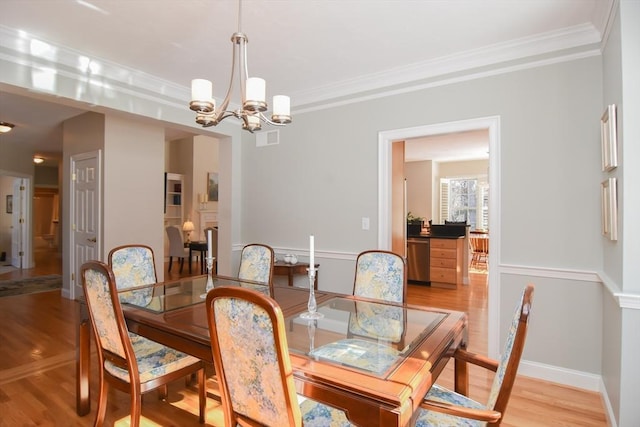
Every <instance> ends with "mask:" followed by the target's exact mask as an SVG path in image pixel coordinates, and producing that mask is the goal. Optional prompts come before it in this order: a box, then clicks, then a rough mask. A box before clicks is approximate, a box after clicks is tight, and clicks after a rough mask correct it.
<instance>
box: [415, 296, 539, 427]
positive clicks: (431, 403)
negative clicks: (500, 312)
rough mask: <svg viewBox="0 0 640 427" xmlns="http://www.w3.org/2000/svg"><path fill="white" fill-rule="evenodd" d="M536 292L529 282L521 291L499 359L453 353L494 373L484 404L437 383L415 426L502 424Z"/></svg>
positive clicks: (426, 400)
mask: <svg viewBox="0 0 640 427" xmlns="http://www.w3.org/2000/svg"><path fill="white" fill-rule="evenodd" d="M533 291H534V286H533V285H527V286H526V287H525V289H524V291H523V293H522V298H521V300H520V302H519V304H518V306H517V307H516V311H515V314H514V316H513V320H512V321H511V327H510V328H509V333H508V335H507V341H506V343H505V347H504V349H503V352H502V355H501V357H500V360H499V361H497V360H493V359H490V358H488V357H484V356H480V355H478V354H474V353H470V352H468V351H466V350H462V349H458V350H457V351H456V352H455V354H454V358H455V359H456V362H458V361H460V362H463V363H471V364H474V365H477V366H480V367H483V368H485V369H488V370H491V371H494V372H495V376H494V378H493V384H492V386H491V390H490V393H489V399H488V401H487V403H486V404H484V405H483V404H482V403H479V402H477V401H475V400H472V399H469V398H468V397H466V396H463V395H461V394H458V393H456V392H453V391H451V390H448V389H446V388H444V387H441V386H438V385H437V384H435V385H433V387H431V389H430V390H429V392H428V393H427V396H426V397H425V399H424V400H423V401H422V403H421V405H420V406H421V409H420V413H419V414H418V417H417V420H416V424H415V425H416V427H428V426H447V427H451V426H484V425H489V426H498V425H500V423H501V422H502V420H503V419H504V413H505V411H506V409H507V403H508V402H509V397H510V395H511V389H512V388H513V383H514V381H515V379H516V373H517V371H518V365H519V364H520V358H521V356H522V351H523V349H524V343H525V339H526V336H527V327H528V323H529V315H530V314H531V304H532V301H533Z"/></svg>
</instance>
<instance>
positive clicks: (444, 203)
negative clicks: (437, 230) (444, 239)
mask: <svg viewBox="0 0 640 427" xmlns="http://www.w3.org/2000/svg"><path fill="white" fill-rule="evenodd" d="M448 219H449V180H448V179H446V178H442V179H440V224H444V221H445V220H448Z"/></svg>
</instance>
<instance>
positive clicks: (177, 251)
mask: <svg viewBox="0 0 640 427" xmlns="http://www.w3.org/2000/svg"><path fill="white" fill-rule="evenodd" d="M167 236H169V271H171V265H172V264H173V258H174V257H175V258H177V259H179V260H180V273H182V269H183V268H184V259H185V258H187V257H188V256H189V249H188V248H185V247H184V240H183V239H182V230H180V228H178V227H176V226H175V225H170V226H168V227H167Z"/></svg>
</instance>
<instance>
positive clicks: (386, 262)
mask: <svg viewBox="0 0 640 427" xmlns="http://www.w3.org/2000/svg"><path fill="white" fill-rule="evenodd" d="M406 294H407V269H406V262H405V260H404V258H403V257H401V256H400V255H398V254H396V253H394V252H390V251H383V250H370V251H364V252H361V253H360V254H359V255H358V257H357V259H356V275H355V280H354V282H353V295H355V296H359V297H365V298H374V299H380V300H384V301H391V302H399V303H404V301H405V297H406Z"/></svg>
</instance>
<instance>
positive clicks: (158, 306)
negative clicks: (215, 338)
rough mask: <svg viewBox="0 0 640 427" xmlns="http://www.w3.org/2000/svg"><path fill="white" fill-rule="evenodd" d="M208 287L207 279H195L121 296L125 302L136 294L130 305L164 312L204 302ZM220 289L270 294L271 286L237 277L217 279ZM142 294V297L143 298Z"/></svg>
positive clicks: (129, 291) (142, 287)
mask: <svg viewBox="0 0 640 427" xmlns="http://www.w3.org/2000/svg"><path fill="white" fill-rule="evenodd" d="M206 286H207V276H195V277H189V278H184V279H181V280H179V281H175V282H166V283H162V284H154V285H149V286H141V287H136V288H133V290H126V291H120V292H119V294H120V299H121V301H122V299H127V298H126V297H127V295H128V294H132V293H136V298H135V301H136V302H135V303H129V305H135V306H136V307H139V308H142V309H144V310H148V311H151V312H154V313H165V312H168V311H171V310H176V309H179V308H184V307H188V306H191V305H195V304H199V303H202V302H204V300H205V298H206V291H205V287H206ZM220 286H240V287H244V288H250V289H253V290H255V291H258V292H261V293H264V294H265V295H269V286H268V285H264V284H260V283H258V282H251V281H246V280H240V279H237V278H231V277H222V276H214V277H213V287H214V288H218V287H220ZM141 294H143V296H142V297H141V296H140V295H141ZM144 294H146V295H144ZM125 304H126V303H125Z"/></svg>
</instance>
